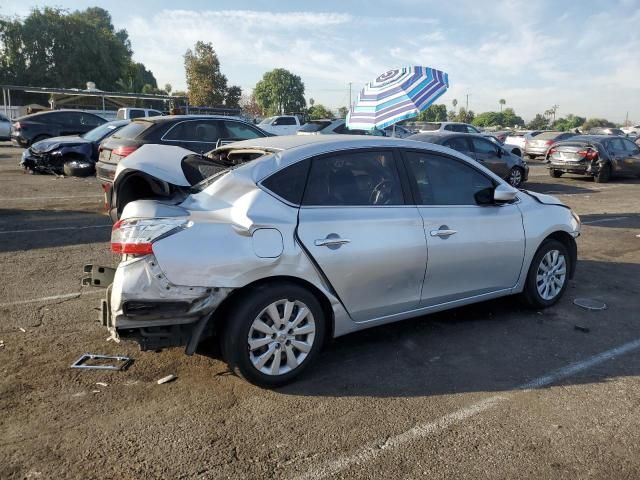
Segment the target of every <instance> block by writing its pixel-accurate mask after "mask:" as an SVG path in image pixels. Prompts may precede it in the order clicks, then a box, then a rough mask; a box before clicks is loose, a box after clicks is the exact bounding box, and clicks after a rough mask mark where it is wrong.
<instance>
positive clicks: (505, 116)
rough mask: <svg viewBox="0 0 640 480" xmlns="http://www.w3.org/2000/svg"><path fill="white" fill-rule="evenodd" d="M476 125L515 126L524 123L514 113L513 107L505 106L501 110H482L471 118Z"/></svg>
mask: <svg viewBox="0 0 640 480" xmlns="http://www.w3.org/2000/svg"><path fill="white" fill-rule="evenodd" d="M473 124H474V125H476V126H478V127H516V126H520V125H524V120H523V119H522V118H521V117H519V116H518V115H516V113H515V112H514V111H513V108H505V109H504V111H503V112H482V113H480V114H479V115H478V116H477V117H476V118H474V119H473Z"/></svg>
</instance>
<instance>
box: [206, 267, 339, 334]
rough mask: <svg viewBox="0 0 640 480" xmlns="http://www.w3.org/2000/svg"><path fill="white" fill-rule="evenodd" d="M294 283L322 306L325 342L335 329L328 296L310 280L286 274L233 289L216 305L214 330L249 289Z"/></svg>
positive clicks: (221, 323)
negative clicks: (324, 320) (324, 319)
mask: <svg viewBox="0 0 640 480" xmlns="http://www.w3.org/2000/svg"><path fill="white" fill-rule="evenodd" d="M277 283H279V284H286V283H290V284H294V285H297V286H299V287H302V288H304V289H305V290H308V291H309V292H310V293H311V294H312V295H313V296H314V297H316V299H317V300H318V302H319V303H320V306H321V307H322V312H323V313H324V315H325V318H326V320H327V322H326V325H325V327H326V328H325V337H324V338H323V339H322V344H323V345H324V344H326V343H327V342H328V341H329V340H330V339H331V338H333V333H334V331H335V315H334V313H333V308H332V307H331V302H330V300H329V298H328V297H327V296H326V295H325V294H324V293H323V292H322V291H321V290H320V289H319V288H318V287H316V286H315V285H313V284H312V283H311V282H309V281H307V280H304V279H302V278H300V277H293V276H288V275H278V276H273V277H268V278H261V279H259V280H256V281H254V282H251V283H249V284H247V285H245V286H243V287H241V288H238V289H235V290H234V291H233V292H232V293H231V294H230V295H229V296H228V297H227V298H225V299H224V301H223V302H222V303H221V304H220V306H218V308H217V309H216V311H215V313H214V314H213V322H214V330H215V331H217V332H219V331H220V330H221V329H223V328H224V325H225V318H226V317H227V315H226V312H227V311H228V310H229V309H230V308H233V306H234V304H236V302H239V301H242V299H243V298H245V297H246V296H247V295H249V294H250V293H251V291H253V290H255V289H257V288H260V287H262V286H265V285H274V284H277Z"/></svg>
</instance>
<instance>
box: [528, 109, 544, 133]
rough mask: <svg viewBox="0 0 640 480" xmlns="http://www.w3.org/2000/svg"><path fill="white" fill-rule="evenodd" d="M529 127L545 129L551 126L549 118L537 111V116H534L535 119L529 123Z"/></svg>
mask: <svg viewBox="0 0 640 480" xmlns="http://www.w3.org/2000/svg"><path fill="white" fill-rule="evenodd" d="M527 128H530V129H531V130H545V129H547V128H549V119H548V118H546V117H545V116H543V115H540V114H539V113H537V114H536V116H535V117H533V120H531V121H530V122H529V123H528V125H527Z"/></svg>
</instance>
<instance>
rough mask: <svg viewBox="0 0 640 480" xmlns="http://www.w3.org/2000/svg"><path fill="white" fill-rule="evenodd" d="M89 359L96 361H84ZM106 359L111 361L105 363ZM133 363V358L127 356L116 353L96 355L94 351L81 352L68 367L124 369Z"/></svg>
mask: <svg viewBox="0 0 640 480" xmlns="http://www.w3.org/2000/svg"><path fill="white" fill-rule="evenodd" d="M90 360H95V361H97V362H96V363H92V364H89V363H86V362H88V361H90ZM106 360H111V361H112V363H110V364H105V363H104V362H105V361H106ZM132 363H133V359H132V358H129V357H122V356H118V355H98V354H95V353H83V354H82V355H80V358H78V359H77V360H76V361H75V362H73V363H72V364H71V367H70V368H94V369H98V370H126V369H127V367H129V366H130V365H131V364H132Z"/></svg>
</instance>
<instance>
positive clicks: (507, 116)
mask: <svg viewBox="0 0 640 480" xmlns="http://www.w3.org/2000/svg"><path fill="white" fill-rule="evenodd" d="M501 113H502V126H503V127H523V126H524V120H523V119H522V117H521V116H519V115H516V112H515V111H514V110H513V108H505V109H504V111H503V112H501Z"/></svg>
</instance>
